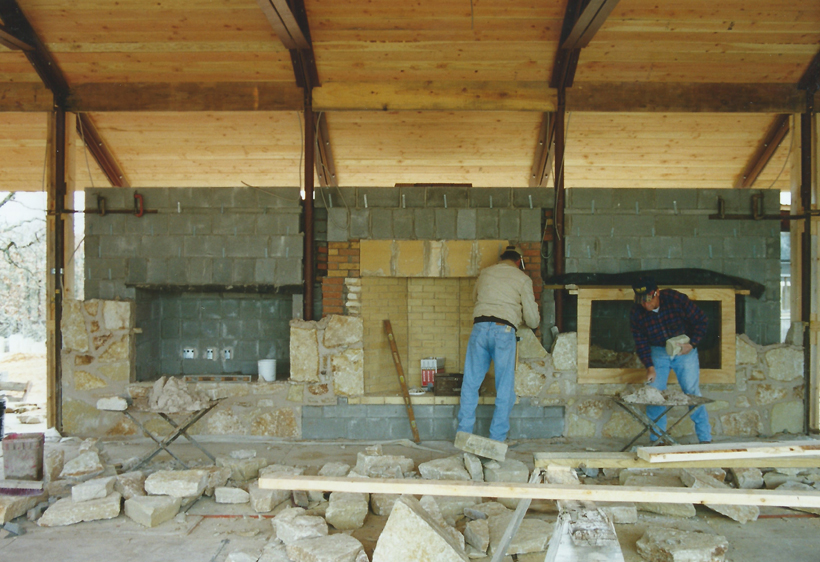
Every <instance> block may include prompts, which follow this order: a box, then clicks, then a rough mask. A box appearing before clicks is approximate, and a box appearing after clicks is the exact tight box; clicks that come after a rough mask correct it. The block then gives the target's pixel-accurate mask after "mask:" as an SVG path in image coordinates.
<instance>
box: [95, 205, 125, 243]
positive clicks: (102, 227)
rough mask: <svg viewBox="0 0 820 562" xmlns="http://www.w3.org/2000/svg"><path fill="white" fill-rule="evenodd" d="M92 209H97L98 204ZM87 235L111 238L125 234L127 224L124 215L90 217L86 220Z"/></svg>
mask: <svg viewBox="0 0 820 562" xmlns="http://www.w3.org/2000/svg"><path fill="white" fill-rule="evenodd" d="M91 208H92V209H96V203H95V204H94V206H93V207H91ZM85 221H86V222H85V232H86V234H96V235H101V236H111V235H112V234H115V233H116V234H120V233H122V232H123V229H124V224H125V216H124V215H106V216H104V217H101V216H99V215H88V216H87V217H86V219H85Z"/></svg>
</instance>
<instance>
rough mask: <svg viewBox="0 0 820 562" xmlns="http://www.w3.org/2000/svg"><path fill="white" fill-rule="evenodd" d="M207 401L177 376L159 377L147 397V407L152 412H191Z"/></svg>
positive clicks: (201, 406)
mask: <svg viewBox="0 0 820 562" xmlns="http://www.w3.org/2000/svg"><path fill="white" fill-rule="evenodd" d="M126 380H127V379H126ZM209 403H210V400H209V399H208V398H207V397H205V396H203V395H201V394H199V393H198V392H196V391H192V390H190V389H189V388H188V384H187V383H185V382H183V381H182V379H180V378H177V377H167V378H166V377H160V378H159V379H158V380H157V381H156V382H155V383H154V386H153V387H152V388H151V394H150V395H149V397H148V404H149V407H150V408H151V410H153V411H154V412H165V413H177V412H193V411H196V410H201V409H202V408H204V407H205V406H207V405H208V404H209Z"/></svg>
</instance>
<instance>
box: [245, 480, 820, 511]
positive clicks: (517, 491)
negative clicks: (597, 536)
mask: <svg viewBox="0 0 820 562" xmlns="http://www.w3.org/2000/svg"><path fill="white" fill-rule="evenodd" d="M259 487H260V488H262V489H266V490H303V491H317V492H355V493H374V494H378V493H382V494H413V495H431V496H458V497H492V498H513V499H521V498H531V499H542V500H576V501H602V502H637V503H713V504H718V505H767V506H777V507H820V492H803V491H794V490H734V489H731V488H726V489H718V488H660V487H640V488H639V487H634V486H583V485H581V486H565V485H556V484H529V483H511V482H475V481H469V482H467V481H449V480H415V479H412V480H411V479H395V478H361V479H360V478H338V477H331V476H304V475H294V474H275V475H269V476H262V477H260V478H259Z"/></svg>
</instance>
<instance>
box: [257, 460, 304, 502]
mask: <svg viewBox="0 0 820 562" xmlns="http://www.w3.org/2000/svg"><path fill="white" fill-rule="evenodd" d="M304 473H305V467H303V466H290V465H286V464H271V465H268V466H265V467H263V468H260V469H259V476H270V475H272V474H295V475H299V474H304ZM256 487H257V488H258V485H257V486H256ZM254 494H255V497H256V498H257V500H256V501H257V504H256V505H255V506H254V509H255V508H256V507H257V506H258V507H259V508H267V509H262V510H261V511H260V510H259V509H257V513H265V512H268V511H272V510H273V508H274V507H276V506H277V505H279V504H280V503H282V502H283V501H285V500H287V499H290V497H291V495H292V491H291V490H258V491H257V492H254ZM251 502H252V503H253V499H252V500H251ZM268 506H270V507H268Z"/></svg>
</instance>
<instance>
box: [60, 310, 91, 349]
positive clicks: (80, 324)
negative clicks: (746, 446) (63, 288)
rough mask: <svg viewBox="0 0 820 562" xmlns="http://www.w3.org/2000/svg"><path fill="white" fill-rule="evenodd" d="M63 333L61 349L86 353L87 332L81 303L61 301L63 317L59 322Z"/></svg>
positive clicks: (87, 346)
mask: <svg viewBox="0 0 820 562" xmlns="http://www.w3.org/2000/svg"><path fill="white" fill-rule="evenodd" d="M60 327H61V329H62V331H63V349H65V350H71V351H79V352H85V351H88V349H89V345H88V343H89V342H88V331H87V329H86V326H85V317H84V315H83V306H82V302H80V301H78V300H74V299H67V300H65V301H63V316H62V319H61V321H60Z"/></svg>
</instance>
